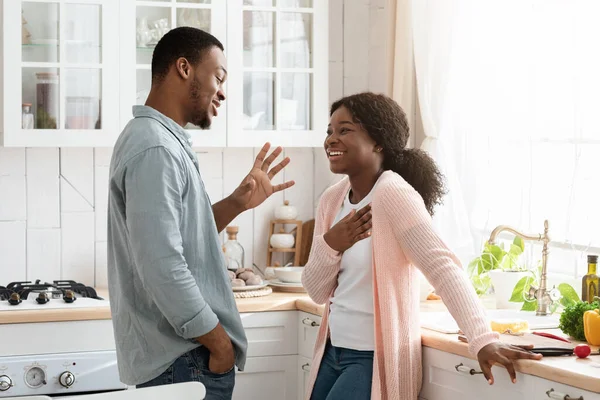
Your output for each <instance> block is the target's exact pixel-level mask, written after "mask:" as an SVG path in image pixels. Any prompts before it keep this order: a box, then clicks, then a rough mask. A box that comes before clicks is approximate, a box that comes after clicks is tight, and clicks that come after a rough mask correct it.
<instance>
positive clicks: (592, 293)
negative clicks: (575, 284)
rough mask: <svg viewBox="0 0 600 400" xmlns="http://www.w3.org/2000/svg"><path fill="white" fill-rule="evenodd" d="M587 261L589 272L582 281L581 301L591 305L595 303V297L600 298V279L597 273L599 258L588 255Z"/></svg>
mask: <svg viewBox="0 0 600 400" xmlns="http://www.w3.org/2000/svg"><path fill="white" fill-rule="evenodd" d="M587 261H588V272H587V274H586V275H584V276H583V278H582V279H581V283H582V286H581V300H583V301H586V302H588V303H591V302H593V301H594V297H596V296H598V285H599V284H600V278H598V275H597V271H596V267H597V266H598V256H596V255H588V256H587Z"/></svg>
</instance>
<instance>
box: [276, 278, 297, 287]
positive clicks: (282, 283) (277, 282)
mask: <svg viewBox="0 0 600 400" xmlns="http://www.w3.org/2000/svg"><path fill="white" fill-rule="evenodd" d="M269 285H271V286H285V287H295V288H301V287H304V286H302V283H300V282H282V281H280V280H279V279H271V280H270V281H269Z"/></svg>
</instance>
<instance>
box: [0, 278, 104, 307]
mask: <svg viewBox="0 0 600 400" xmlns="http://www.w3.org/2000/svg"><path fill="white" fill-rule="evenodd" d="M44 293H45V295H47V297H48V298H49V299H61V298H63V299H65V301H66V302H69V300H72V299H73V294H75V297H88V298H92V299H97V300H104V299H103V298H102V297H99V296H98V293H96V290H95V289H94V288H92V287H90V286H86V285H84V284H83V283H79V282H75V281H71V280H58V281H52V283H48V282H42V281H40V280H39V279H37V280H36V281H35V282H31V281H22V282H11V283H9V284H8V285H6V287H4V286H0V301H1V300H10V299H11V296H12V297H13V298H15V296H14V294H17V295H18V297H19V298H20V299H21V300H27V298H28V297H29V295H30V294H34V295H40V294H44ZM42 296H43V295H42ZM42 296H40V297H42Z"/></svg>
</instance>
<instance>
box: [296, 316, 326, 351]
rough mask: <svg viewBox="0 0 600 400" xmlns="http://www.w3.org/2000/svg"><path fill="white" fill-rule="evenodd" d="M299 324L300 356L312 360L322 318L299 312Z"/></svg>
mask: <svg viewBox="0 0 600 400" xmlns="http://www.w3.org/2000/svg"><path fill="white" fill-rule="evenodd" d="M297 322H298V354H299V355H301V356H303V357H307V358H312V356H313V350H314V347H315V342H316V341H317V334H318V333H319V329H320V328H321V317H319V316H318V315H313V314H309V313H305V312H303V311H299V312H298V321H297Z"/></svg>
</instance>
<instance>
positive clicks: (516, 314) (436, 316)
mask: <svg viewBox="0 0 600 400" xmlns="http://www.w3.org/2000/svg"><path fill="white" fill-rule="evenodd" d="M486 313H487V316H488V319H489V320H490V321H491V320H492V319H493V320H502V319H510V320H515V319H518V320H523V321H527V323H528V324H529V329H531V330H534V329H554V328H558V325H559V318H560V317H559V315H558V314H553V315H546V316H537V315H535V312H532V311H521V310H509V309H496V310H486ZM421 327H423V328H426V329H431V330H434V331H438V332H442V333H458V325H457V324H456V321H455V320H454V318H452V316H451V315H450V313H449V312H447V311H442V312H439V311H438V312H421Z"/></svg>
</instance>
